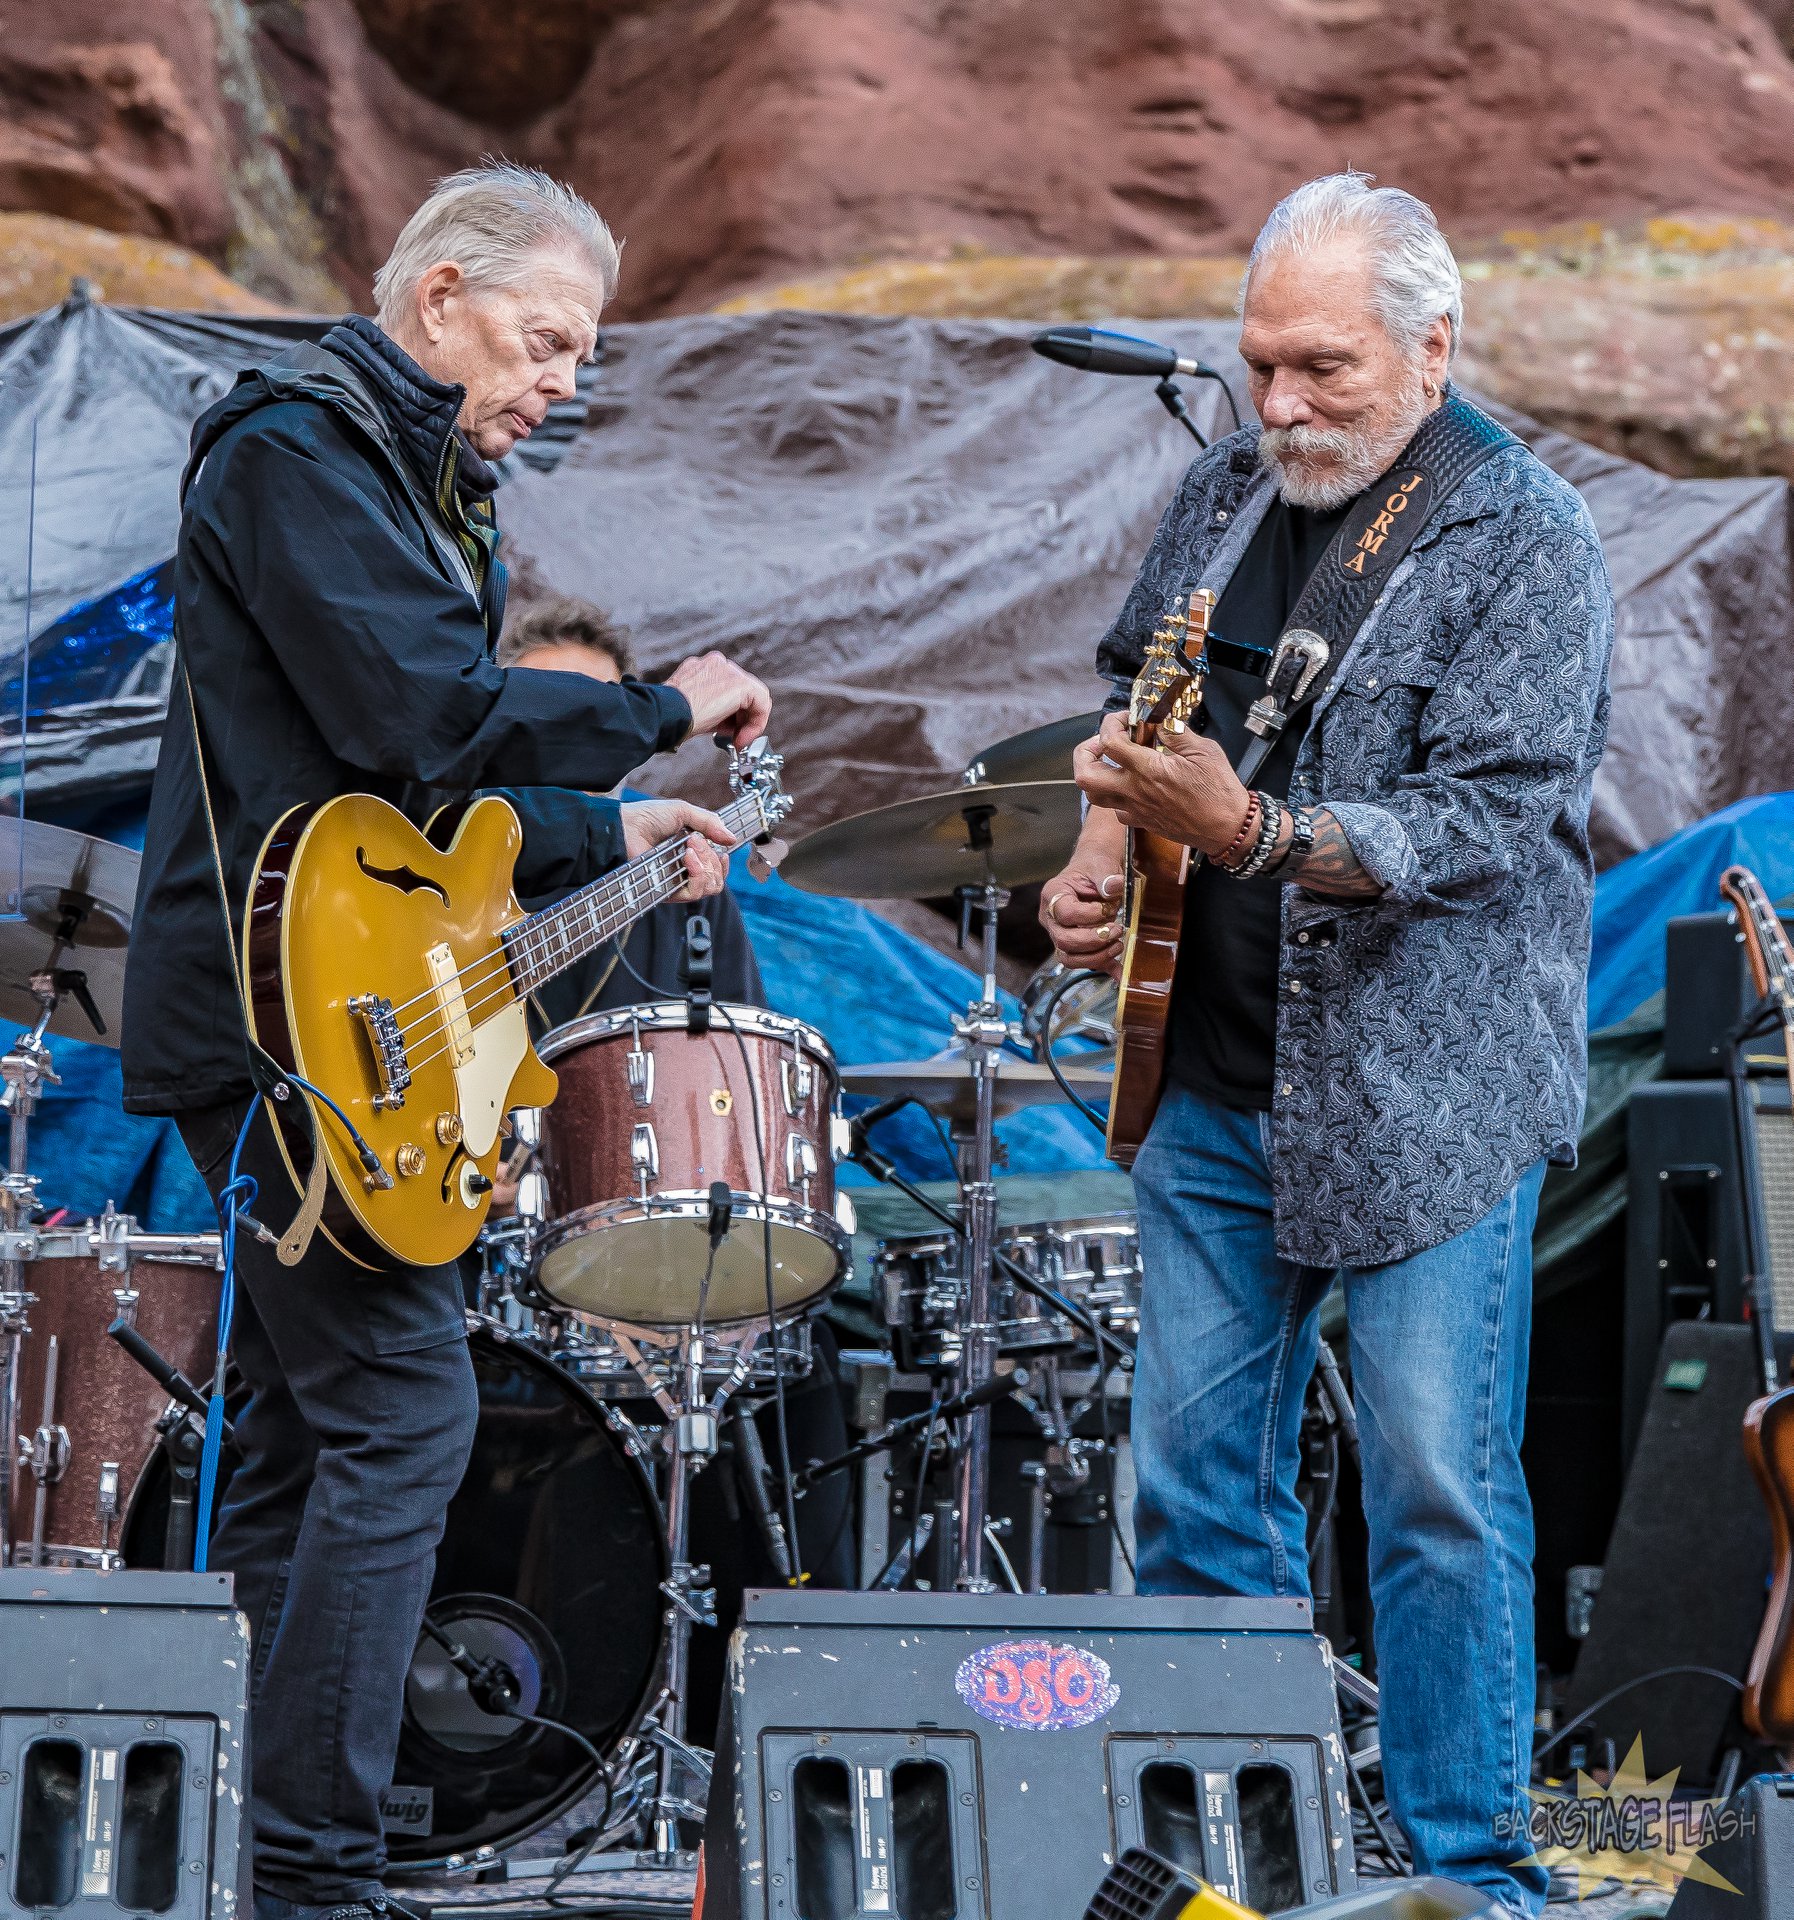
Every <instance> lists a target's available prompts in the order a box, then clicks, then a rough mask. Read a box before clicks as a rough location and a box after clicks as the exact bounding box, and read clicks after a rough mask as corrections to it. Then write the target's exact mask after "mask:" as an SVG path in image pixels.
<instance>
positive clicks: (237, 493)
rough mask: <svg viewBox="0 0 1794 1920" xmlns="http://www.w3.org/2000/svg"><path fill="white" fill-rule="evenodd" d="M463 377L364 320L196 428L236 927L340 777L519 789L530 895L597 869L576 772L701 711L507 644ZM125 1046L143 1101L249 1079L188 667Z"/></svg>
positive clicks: (206, 646)
mask: <svg viewBox="0 0 1794 1920" xmlns="http://www.w3.org/2000/svg"><path fill="white" fill-rule="evenodd" d="M463 397H464V395H463V392H462V389H461V388H459V387H448V386H444V385H443V384H442V383H441V382H439V381H436V380H433V379H431V378H430V376H429V375H428V374H426V373H425V372H424V371H423V369H422V368H421V367H419V366H417V365H416V363H415V362H414V361H412V360H411V359H410V358H409V357H408V356H407V355H405V354H403V353H401V352H400V351H399V349H398V348H397V347H396V346H394V345H393V343H392V342H391V341H390V340H388V339H387V338H386V336H385V335H384V334H383V333H381V332H380V330H379V329H378V328H377V327H375V326H373V325H372V324H371V323H370V322H368V321H365V320H351V321H348V322H346V323H344V324H343V325H342V326H338V327H334V328H332V330H331V331H330V333H328V334H327V335H326V336H325V339H324V343H323V346H322V347H310V346H306V347H300V348H297V349H295V350H294V351H293V352H292V353H291V354H289V355H287V356H286V357H285V358H284V359H283V360H281V361H277V362H276V363H275V364H274V365H272V366H269V367H264V368H261V369H259V370H257V371H255V372H251V373H245V374H242V375H240V376H239V378H238V382H237V386H236V388H235V390H234V391H233V392H232V393H230V394H229V395H227V396H226V398H224V399H223V400H221V401H219V402H218V403H217V405H215V406H214V407H212V408H211V409H210V410H209V411H208V412H206V413H205V414H204V415H202V416H201V418H200V420H199V422H198V424H197V425H196V426H195V428H194V431H193V459H192V463H191V465H190V466H189V468H188V475H187V480H186V482H184V490H185V500H184V507H183V513H182V519H181V534H180V543H179V546H178V547H177V549H176V554H175V618H176V627H177V632H178V635H179V640H180V645H181V648H182V651H183V654H184V656H185V658H186V660H187V663H188V667H189V671H190V673H191V675H192V681H193V692H194V697H195V701H196V704H197V707H198V712H199V725H200V732H201V735H202V737H203V739H204V742H205V751H206V765H207V774H208V777H209V780H210V784H211V802H212V810H213V816H214V819H215V821H216V823H217V830H218V838H219V846H220V850H221V853H222V856H223V861H224V870H225V876H226V881H227V885H228V889H229V894H230V900H231V910H232V914H233V917H234V918H235V919H236V921H237V927H238V928H239V929H240V925H241V919H240V916H241V912H242V903H243V899H244V896H245V893H246V891H247V888H248V883H249V877H250V873H251V870H252V868H253V865H254V862H255V858H256V855H257V853H258V852H259V851H260V848H261V845H262V842H263V839H264V838H265V837H266V835H267V832H268V830H269V828H270V827H272V826H273V824H274V822H275V821H276V820H278V819H279V818H280V816H281V815H282V814H284V813H285V812H286V811H287V809H288V808H290V807H292V806H295V805H297V804H299V803H301V802H305V801H317V800H325V799H328V798H330V797H332V796H333V795H336V794H339V793H351V792H362V793H371V794H376V795H378V796H379V797H380V798H382V799H384V800H388V801H390V802H392V803H393V804H394V805H395V806H398V807H401V808H402V809H403V810H404V811H405V812H406V813H407V814H408V815H409V816H410V817H411V818H412V819H413V820H415V821H417V822H418V824H420V825H421V824H423V822H424V821H426V820H427V819H428V818H429V816H430V814H431V813H433V812H434V811H435V810H436V808H437V807H438V806H439V805H441V804H442V803H443V802H444V801H445V800H448V799H452V798H456V797H460V796H464V795H466V794H468V793H470V792H472V791H473V790H474V789H476V788H497V789H500V790H504V791H505V797H506V798H507V799H509V800H510V801H511V803H512V805H513V806H515V807H516V809H517V811H518V813H519V814H520V815H521V816H522V820H523V828H524V853H523V858H522V860H521V861H520V862H519V867H518V877H517V884H518V889H519V891H520V892H522V893H525V894H532V895H546V894H554V893H561V892H565V891H567V890H569V889H571V888H573V887H576V886H581V885H583V884H584V883H585V882H586V881H587V880H589V879H591V878H593V877H594V876H595V875H596V874H598V873H601V872H602V871H603V870H604V869H605V868H606V867H609V866H614V865H615V864H616V863H617V862H618V861H619V860H620V859H621V858H622V853H623V842H622V829H621V825H620V822H619V818H618V813H617V808H616V805H615V803H614V802H611V801H607V800H596V799H591V798H589V797H588V796H587V794H586V793H585V792H583V791H578V789H593V788H600V789H601V788H608V787H612V786H615V785H616V784H617V783H618V782H619V781H620V780H621V779H622V778H623V777H624V775H625V774H627V773H628V772H629V771H630V769H631V768H633V767H636V766H638V765H640V763H641V762H642V761H644V760H646V759H647V758H648V757H649V756H650V755H651V754H653V753H655V752H657V751H659V750H661V749H663V748H667V747H671V746H673V745H676V744H677V742H678V741H679V740H680V739H682V738H683V737H684V735H685V733H686V731H687V730H688V728H689V726H690V723H691V710H690V708H689V707H688V706H687V704H686V702H685V700H684V698H683V696H682V695H680V694H679V693H677V692H675V691H674V690H673V689H672V688H670V687H656V686H645V685H642V684H641V683H640V682H636V681H625V682H624V683H623V684H622V685H621V686H608V685H605V684H604V683H603V682H601V681H596V680H589V679H587V678H586V677H585V676H584V675H582V674H571V673H547V672H532V671H529V670H527V669H522V668H514V669H511V670H509V671H507V670H505V669H504V668H501V667H499V666H496V665H495V664H494V663H493V659H492V647H493V645H494V643H495V642H496V640H497V637H498V630H499V625H500V622H501V621H502V619H503V617H504V568H503V567H502V566H501V565H500V564H499V563H498V562H497V560H496V559H495V558H494V557H493V548H494V546H495V545H496V539H497V533H496V527H495V525H494V522H493V517H492V510H491V502H490V493H491V490H492V477H491V475H490V472H489V471H488V470H487V469H486V468H485V466H484V464H483V463H482V462H481V461H480V460H479V459H478V457H477V456H476V455H475V454H474V453H473V450H472V449H471V448H470V447H469V446H468V445H467V443H466V442H465V441H464V440H463V439H461V437H460V435H459V434H458V433H457V432H456V429H455V416H456V413H457V412H458V410H459V408H460V405H461V401H462V399H463ZM512 788H524V789H530V790H529V791H523V792H519V791H512V790H509V789H512ZM232 938H233V940H234V938H235V931H233V935H232ZM122 1044H123V1052H124V1058H123V1068H124V1103H125V1106H126V1107H127V1108H128V1109H129V1110H130V1111H132V1112H134V1113H176V1112H181V1111H183V1110H188V1109H192V1108H195V1107H201V1106H207V1105H210V1104H212V1103H213V1102H216V1101H219V1100H224V1099H229V1098H234V1097H237V1096H240V1095H242V1094H245V1093H247V1092H248V1091H249V1090H250V1087H251V1084H252V1083H251V1081H250V1077H249V1072H248V1064H247V1054H246V1050H245V1044H244V1033H243V1022H242V1018H241V1014H240V1012H239V1007H238V1001H237V991H236V986H235V983H234V980H233V976H232V971H231V965H230V955H229V952H228V950H227V948H226V946H225V934H224V926H223V916H222V913H221V911H220V907H219V901H218V888H217V882H216V880H215V878H214V875H213V862H212V852H211V845H210V841H209V838H208V835H207V830H206V821H205V814H204V810H203V805H202V799H201V792H200V784H199V777H198V769H197V763H196V760H195V754H194V746H193V734H192V727H191V723H190V721H189V719H188V714H187V706H186V700H185V697H184V695H183V693H182V690H181V685H180V680H179V676H178V675H177V677H176V682H175V687H174V693H173V697H172V699H171V701H170V704H169V713H168V719H167V722H166V725H165V726H164V729H163V735H162V748H161V755H160V758H159V759H158V761H157V764H156V782H155V789H154V792H153V793H152V795H151V798H150V811H149V825H148V830H147V837H146V840H145V845H144V855H143V868H142V874H141V878H140V881H139V886H138V896H137V910H136V917H135V924H134V927H133V930H132V944H131V958H130V964H129V967H128V969H127V972H126V977H125V1007H124V1033H123V1043H122Z"/></svg>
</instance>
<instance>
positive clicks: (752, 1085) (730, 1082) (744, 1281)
mask: <svg viewBox="0 0 1794 1920" xmlns="http://www.w3.org/2000/svg"><path fill="white" fill-rule="evenodd" d="M725 1016H726V1017H725ZM730 1022H733V1030H732V1029H731V1025H730ZM537 1051H538V1052H539V1053H540V1055H541V1057H542V1059H543V1060H544V1062H546V1063H547V1064H549V1065H551V1066H552V1067H553V1068H554V1070H555V1072H556V1073H557V1074H558V1075H559V1076H560V1082H561V1090H560V1094H559V1096H558V1098H557V1099H556V1100H555V1103H554V1105H553V1106H552V1107H550V1108H549V1109H548V1110H547V1111H546V1113H545V1114H544V1115H543V1120H542V1167H543V1172H544V1173H545V1175H546V1177H547V1214H548V1220H547V1225H546V1226H545V1227H544V1229H543V1230H542V1233H541V1235H540V1236H539V1238H538V1239H537V1241H536V1245H535V1251H534V1264H533V1269H532V1273H531V1281H532V1284H533V1286H534V1287H535V1289H536V1290H537V1291H538V1292H539V1293H540V1294H541V1295H542V1297H543V1298H544V1299H545V1300H546V1301H548V1302H549V1303H550V1304H551V1305H553V1306H557V1307H563V1308H566V1309H569V1310H570V1311H573V1312H576V1313H586V1314H591V1315H594V1316H596V1317H598V1318H601V1319H607V1320H617V1321H622V1322H626V1323H628V1324H630V1325H633V1326H638V1327H683V1326H689V1325H690V1324H691V1323H692V1322H693V1321H695V1320H697V1319H699V1318H702V1319H703V1320H704V1321H705V1322H706V1324H708V1325H711V1326H729V1325H732V1324H736V1323H738V1322H740V1321H743V1320H754V1319H765V1318H766V1317H767V1312H768V1304H769V1301H768V1296H769V1294H770V1306H771V1310H772V1313H773V1315H774V1316H775V1317H783V1316H785V1315H787V1314H793V1313H798V1312H801V1311H802V1310H803V1309H804V1308H806V1307H808V1306H810V1305H812V1304H813V1303H814V1302H816V1301H818V1300H820V1299H821V1298H822V1297H823V1295H824V1294H826V1293H827V1292H828V1291H829V1290H830V1289H831V1288H832V1287H833V1286H834V1285H835V1283H836V1281H837V1280H839V1279H840V1278H841V1276H842V1274H843V1273H844V1272H845V1271H846V1269H847V1258H848V1250H849V1247H850V1244H851V1241H852V1237H853V1221H852V1212H851V1208H850V1207H849V1205H848V1203H847V1200H846V1196H845V1195H842V1196H840V1199H839V1201H837V1196H836V1193H835V1122H836V1117H837V1113H838V1107H839V1083H838V1080H837V1076H836V1073H835V1057H834V1054H833V1053H832V1051H831V1050H830V1048H829V1044H828V1042H827V1041H826V1040H825V1039H824V1038H823V1037H822V1035H821V1034H820V1033H818V1032H817V1031H816V1029H815V1028H814V1027H809V1026H805V1025H804V1023H803V1022H802V1021H801V1020H792V1019H789V1018H787V1017H786V1016H784V1015H783V1014H777V1013H769V1012H767V1011H766V1010H765V1009H764V1008H761V1007H738V1006H730V1007H727V1008H724V1007H722V1006H720V1005H719V1006H717V1007H715V1008H713V1009H712V1012H711V1024H710V1030H709V1032H707V1033H701V1034H693V1033H690V1032H688V1031H687V1029H686V1004H685V1002H684V1001H683V1000H676V1001H666V1002H657V1003H655V1004H652V1005H647V1006H639V1007H623V1008H619V1009H617V1010H616V1011H614V1012H610V1013H594V1014H588V1015H586V1016H585V1017H584V1018H583V1019H580V1020H574V1021H570V1022H569V1023H568V1024H567V1025H566V1026H564V1027H556V1028H555V1029H554V1030H553V1032H551V1033H549V1034H547V1035H546V1036H544V1038H543V1040H542V1042H541V1044H540V1046H539V1047H538V1049H537ZM714 1181H722V1182H723V1183H724V1184H725V1185H727V1187H728V1188H729V1190H730V1195H731V1203H732V1208H733V1211H732V1215H731V1218H730V1221H729V1227H728V1231H727V1233H726V1234H725V1235H724V1237H723V1240H722V1243H721V1245H720V1246H719V1247H718V1248H717V1250H716V1253H715V1256H714V1260H713V1259H712V1256H711V1250H710V1234H709V1231H708V1228H709V1222H710V1187H711V1184H712V1182H714ZM837 1208H838V1209H839V1211H837ZM768 1227H770V1233H771V1247H772V1262H771V1274H770V1277H769V1276H768V1272H767V1261H766V1233H767V1229H768ZM707 1271H708V1275H709V1279H708V1285H706V1279H705V1276H706V1272H707Z"/></svg>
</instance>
